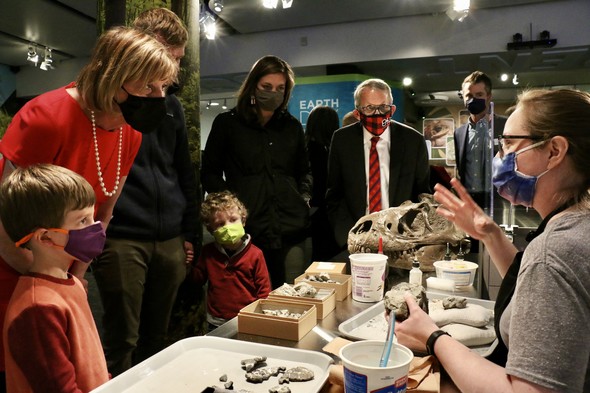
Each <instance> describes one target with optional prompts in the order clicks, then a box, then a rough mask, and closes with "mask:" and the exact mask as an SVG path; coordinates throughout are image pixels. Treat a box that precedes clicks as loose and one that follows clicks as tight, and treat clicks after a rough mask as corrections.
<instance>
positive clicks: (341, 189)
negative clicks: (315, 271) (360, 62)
mask: <svg viewBox="0 0 590 393" xmlns="http://www.w3.org/2000/svg"><path fill="white" fill-rule="evenodd" d="M354 105H355V110H354V112H355V116H356V117H358V118H359V120H360V121H359V122H357V123H354V124H351V125H349V126H346V127H343V128H341V129H339V130H337V131H336V132H335V133H334V136H333V137H332V144H331V146H330V156H329V159H328V182H327V192H326V204H327V208H328V217H329V220H330V224H331V225H332V228H333V230H334V234H335V237H336V242H337V243H338V245H339V246H340V247H342V248H344V247H345V246H346V243H347V239H348V232H349V231H350V229H351V228H352V227H353V226H354V224H355V223H356V222H357V220H358V219H359V218H361V217H362V216H364V215H366V214H368V213H373V212H376V211H380V210H384V209H387V208H389V207H396V206H399V205H400V204H401V203H402V202H404V201H406V200H412V201H418V195H419V194H421V193H431V192H432V191H431V189H430V184H429V181H430V167H429V164H428V152H427V150H426V143H425V141H424V137H423V136H422V134H420V133H419V132H418V131H416V130H415V129H413V128H411V127H408V126H406V125H404V124H401V123H399V122H397V121H395V120H393V119H392V118H391V116H392V115H393V113H394V112H395V109H396V107H395V105H393V96H392V94H391V88H390V87H389V85H388V84H387V83H385V82H384V81H383V80H381V79H368V80H366V81H364V82H362V83H361V84H359V85H358V87H357V88H356V90H355V92H354Z"/></svg>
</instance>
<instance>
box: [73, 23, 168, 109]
mask: <svg viewBox="0 0 590 393" xmlns="http://www.w3.org/2000/svg"><path fill="white" fill-rule="evenodd" d="M177 74H178V65H177V63H176V61H175V60H174V59H173V58H172V57H171V56H170V54H169V53H168V50H167V49H166V47H165V46H164V45H162V44H161V43H160V42H158V41H157V40H156V39H155V38H154V37H152V36H150V35H149V34H146V33H142V32H140V31H138V30H135V29H132V28H128V27H115V28H113V29H110V30H108V31H106V32H105V33H104V34H103V35H102V36H100V37H99V38H98V41H97V42H96V46H95V47H94V50H93V52H92V56H91V58H90V62H89V63H88V64H86V66H85V67H84V68H83V69H82V71H81V72H80V74H79V75H78V79H77V80H76V87H77V89H78V92H79V93H80V96H81V97H82V100H83V101H84V104H85V105H86V106H87V107H88V108H90V109H94V110H97V111H104V112H113V111H114V105H115V95H116V94H117V92H118V91H119V89H120V88H121V86H123V84H124V83H125V82H129V81H144V82H145V84H146V85H147V84H149V83H152V82H157V81H168V82H170V83H171V82H174V81H175V80H176V76H177Z"/></svg>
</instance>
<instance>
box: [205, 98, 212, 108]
mask: <svg viewBox="0 0 590 393" xmlns="http://www.w3.org/2000/svg"><path fill="white" fill-rule="evenodd" d="M210 108H211V100H209V102H208V103H207V106H206V108H205V109H207V110H209V109H210Z"/></svg>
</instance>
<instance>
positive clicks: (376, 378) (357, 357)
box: [340, 340, 414, 393]
mask: <svg viewBox="0 0 590 393" xmlns="http://www.w3.org/2000/svg"><path fill="white" fill-rule="evenodd" d="M383 345H384V344H383V341H377V340H367V341H357V342H353V343H350V344H346V345H345V346H344V347H342V348H341V349H340V358H341V359H342V365H343V366H344V392H345V393H361V392H362V393H366V392H388V393H401V392H405V391H406V388H407V385H408V372H409V371H410V362H411V361H412V359H413V358H414V355H413V354H412V351H410V350H409V349H408V348H406V347H404V346H403V345H400V344H397V343H393V344H392V346H391V352H390V354H389V358H388V361H387V365H386V366H385V367H379V360H380V358H381V353H382V352H383Z"/></svg>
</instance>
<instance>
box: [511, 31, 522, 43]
mask: <svg viewBox="0 0 590 393" xmlns="http://www.w3.org/2000/svg"><path fill="white" fill-rule="evenodd" d="M512 42H522V34H520V33H516V34H514V35H513V36H512Z"/></svg>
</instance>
